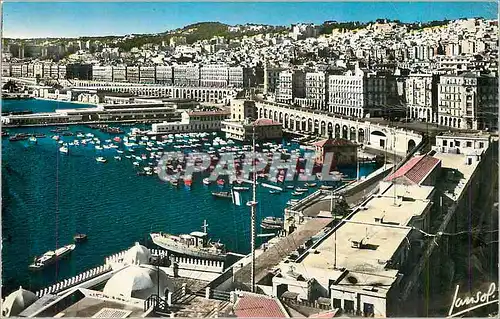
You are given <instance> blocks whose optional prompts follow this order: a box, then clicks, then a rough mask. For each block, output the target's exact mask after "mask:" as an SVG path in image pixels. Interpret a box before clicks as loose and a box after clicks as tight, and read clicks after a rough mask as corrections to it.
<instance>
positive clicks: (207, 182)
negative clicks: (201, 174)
mask: <svg viewBox="0 0 500 319" xmlns="http://www.w3.org/2000/svg"><path fill="white" fill-rule="evenodd" d="M210 183H211V181H210V179H209V178H208V177H206V178H204V179H203V184H205V185H210Z"/></svg>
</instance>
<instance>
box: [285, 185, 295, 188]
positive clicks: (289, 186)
mask: <svg viewBox="0 0 500 319" xmlns="http://www.w3.org/2000/svg"><path fill="white" fill-rule="evenodd" d="M286 188H288V189H294V188H295V186H293V185H288V186H287V187H286Z"/></svg>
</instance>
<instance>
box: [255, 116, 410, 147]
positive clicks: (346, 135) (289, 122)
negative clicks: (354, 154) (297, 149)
mask: <svg viewBox="0 0 500 319" xmlns="http://www.w3.org/2000/svg"><path fill="white" fill-rule="evenodd" d="M257 112H258V115H259V117H260V118H268V119H272V120H274V121H276V122H280V123H282V124H283V127H284V128H285V129H290V130H293V131H304V132H309V133H313V134H315V135H320V136H323V137H327V136H328V135H329V133H330V132H331V133H332V137H334V138H343V139H347V140H350V141H352V142H357V143H359V144H370V145H372V146H373V147H377V148H381V149H384V148H388V149H391V148H392V147H394V146H393V145H392V143H393V140H392V139H391V138H390V137H389V136H388V135H387V134H385V133H384V132H382V131H383V130H379V129H375V130H370V129H368V128H365V127H364V126H363V125H362V124H361V125H360V124H359V123H356V122H353V123H356V124H357V125H349V123H345V122H344V123H342V122H341V123H335V122H334V120H333V119H331V120H330V119H328V118H327V117H325V118H314V116H308V115H306V114H296V115H294V114H291V113H290V112H287V110H268V109H266V108H264V107H260V108H258V110H257ZM311 115H312V114H311ZM360 126H361V127H360ZM416 144H417V143H416V142H415V139H413V138H409V139H407V142H406V145H405V147H406V152H409V151H410V150H412V149H413V148H414V147H415V146H416Z"/></svg>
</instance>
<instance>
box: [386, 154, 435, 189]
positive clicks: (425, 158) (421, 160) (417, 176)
mask: <svg viewBox="0 0 500 319" xmlns="http://www.w3.org/2000/svg"><path fill="white" fill-rule="evenodd" d="M440 169H441V160H439V159H437V158H435V157H433V156H429V155H421V156H415V157H413V158H411V159H410V160H409V161H408V162H406V163H405V164H404V165H403V166H401V167H400V168H399V169H398V170H397V171H395V172H394V173H392V174H391V175H389V176H388V177H386V179H385V181H386V182H392V183H396V184H402V185H428V186H433V185H435V182H436V177H437V175H438V174H439V171H440Z"/></svg>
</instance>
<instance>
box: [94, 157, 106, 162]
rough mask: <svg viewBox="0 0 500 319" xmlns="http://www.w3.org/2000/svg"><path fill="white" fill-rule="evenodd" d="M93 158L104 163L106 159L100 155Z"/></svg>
mask: <svg viewBox="0 0 500 319" xmlns="http://www.w3.org/2000/svg"><path fill="white" fill-rule="evenodd" d="M95 160H96V161H97V162H99V163H106V159H105V158H104V157H102V156H99V157H97V158H96V159H95Z"/></svg>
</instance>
